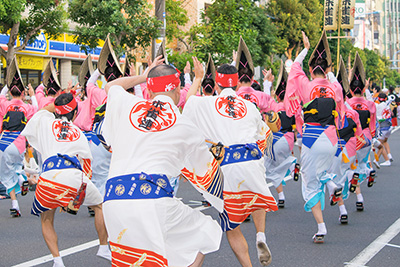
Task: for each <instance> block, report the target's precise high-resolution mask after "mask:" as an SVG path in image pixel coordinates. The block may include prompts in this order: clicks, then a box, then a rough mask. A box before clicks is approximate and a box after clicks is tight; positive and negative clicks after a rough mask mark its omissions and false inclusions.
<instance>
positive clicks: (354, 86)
mask: <svg viewBox="0 0 400 267" xmlns="http://www.w3.org/2000/svg"><path fill="white" fill-rule="evenodd" d="M363 89H364V83H363V82H362V81H361V80H357V79H353V80H352V81H351V83H350V90H351V91H352V92H353V93H354V94H362V91H363Z"/></svg>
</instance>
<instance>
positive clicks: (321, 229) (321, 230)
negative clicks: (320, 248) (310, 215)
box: [317, 223, 328, 235]
mask: <svg viewBox="0 0 400 267" xmlns="http://www.w3.org/2000/svg"><path fill="white" fill-rule="evenodd" d="M327 233H328V231H327V230H326V226H325V223H319V224H318V233H317V235H326V234H327Z"/></svg>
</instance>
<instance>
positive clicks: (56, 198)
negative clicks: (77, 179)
mask: <svg viewBox="0 0 400 267" xmlns="http://www.w3.org/2000/svg"><path fill="white" fill-rule="evenodd" d="M76 193H77V190H76V189H75V188H73V187H70V186H67V185H63V184H60V183H56V182H53V181H49V180H46V179H43V178H42V177H40V178H39V181H38V183H37V186H36V191H35V198H36V200H37V201H38V202H39V203H40V204H41V205H42V206H43V207H45V208H48V209H55V208H57V207H65V206H67V205H68V202H69V201H70V200H71V199H74V197H75V196H76Z"/></svg>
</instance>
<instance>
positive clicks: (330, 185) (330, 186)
mask: <svg viewBox="0 0 400 267" xmlns="http://www.w3.org/2000/svg"><path fill="white" fill-rule="evenodd" d="M326 186H327V187H328V191H329V195H332V194H333V191H334V190H335V189H336V188H337V187H338V186H337V185H336V184H335V183H334V182H333V181H332V180H329V181H328V182H326Z"/></svg>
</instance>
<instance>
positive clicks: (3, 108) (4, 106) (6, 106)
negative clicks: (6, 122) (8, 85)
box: [0, 95, 37, 153]
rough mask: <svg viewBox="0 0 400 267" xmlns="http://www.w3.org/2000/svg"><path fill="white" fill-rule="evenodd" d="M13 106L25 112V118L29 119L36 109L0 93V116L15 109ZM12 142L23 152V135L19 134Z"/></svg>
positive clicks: (0, 123)
mask: <svg viewBox="0 0 400 267" xmlns="http://www.w3.org/2000/svg"><path fill="white" fill-rule="evenodd" d="M15 107H18V109H19V110H20V111H22V112H23V113H24V114H25V117H26V119H27V120H30V118H32V116H33V115H34V114H35V112H36V111H37V109H36V108H35V107H34V106H32V105H29V104H25V103H24V102H23V101H22V100H20V99H12V100H11V101H8V100H7V99H6V98H5V96H4V95H0V116H1V117H2V118H3V117H4V115H6V113H7V112H8V111H10V110H15ZM2 124H3V120H1V122H0V125H1V126H2ZM13 143H14V144H15V146H16V147H17V148H18V151H19V153H23V152H24V151H25V137H23V136H21V135H20V136H18V138H17V139H15V141H14V142H13Z"/></svg>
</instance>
